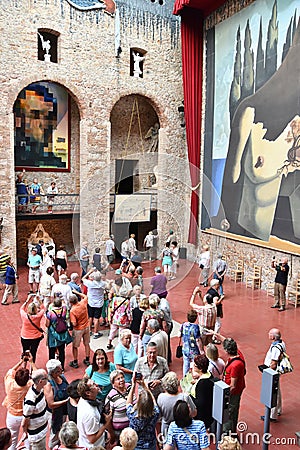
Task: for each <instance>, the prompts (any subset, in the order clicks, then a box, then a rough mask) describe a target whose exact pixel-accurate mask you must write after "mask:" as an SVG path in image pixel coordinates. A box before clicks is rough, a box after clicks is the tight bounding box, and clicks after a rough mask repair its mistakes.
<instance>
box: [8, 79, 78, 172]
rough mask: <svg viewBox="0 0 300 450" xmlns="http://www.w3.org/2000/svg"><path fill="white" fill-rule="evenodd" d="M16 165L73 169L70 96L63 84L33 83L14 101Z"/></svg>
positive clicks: (35, 168)
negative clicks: (70, 147) (70, 144)
mask: <svg viewBox="0 0 300 450" xmlns="http://www.w3.org/2000/svg"><path fill="white" fill-rule="evenodd" d="M14 120H15V123H14V125H15V165H16V166H17V168H19V169H21V168H24V167H27V168H30V170H51V171H53V170H54V171H55V170H56V171H68V170H69V159H70V155H69V97H68V93H67V91H66V90H65V89H64V88H63V87H62V86H60V85H58V84H56V83H51V82H39V83H32V84H30V85H29V86H27V87H26V88H24V89H23V90H22V91H21V92H20V94H19V95H18V98H17V100H16V102H15V104H14Z"/></svg>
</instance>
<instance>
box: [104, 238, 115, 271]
mask: <svg viewBox="0 0 300 450" xmlns="http://www.w3.org/2000/svg"><path fill="white" fill-rule="evenodd" d="M114 251H115V242H114V235H113V234H111V235H110V236H109V238H108V239H107V241H106V242H105V255H106V258H107V263H108V268H109V270H114V269H113V268H112V267H111V263H112V262H113V260H114V259H115V253H114Z"/></svg>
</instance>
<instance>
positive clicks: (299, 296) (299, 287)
mask: <svg viewBox="0 0 300 450" xmlns="http://www.w3.org/2000/svg"><path fill="white" fill-rule="evenodd" d="M288 303H292V304H293V305H294V306H295V308H297V306H298V305H300V278H298V279H297V282H296V287H295V289H293V288H292V289H289V290H288Z"/></svg>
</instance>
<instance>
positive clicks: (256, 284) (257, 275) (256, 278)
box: [246, 266, 261, 289]
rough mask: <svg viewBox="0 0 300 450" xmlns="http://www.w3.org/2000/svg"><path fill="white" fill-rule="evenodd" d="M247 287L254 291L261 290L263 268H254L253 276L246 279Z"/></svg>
mask: <svg viewBox="0 0 300 450" xmlns="http://www.w3.org/2000/svg"><path fill="white" fill-rule="evenodd" d="M246 287H251V288H252V289H255V288H257V289H260V287H261V267H260V266H254V267H253V273H252V275H248V276H247V277H246Z"/></svg>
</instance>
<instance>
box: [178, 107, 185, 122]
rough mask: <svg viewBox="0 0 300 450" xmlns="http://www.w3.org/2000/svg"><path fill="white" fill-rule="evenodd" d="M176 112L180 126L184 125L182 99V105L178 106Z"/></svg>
mask: <svg viewBox="0 0 300 450" xmlns="http://www.w3.org/2000/svg"><path fill="white" fill-rule="evenodd" d="M178 114H179V118H180V126H181V127H182V128H184V127H185V118H184V102H183V101H182V105H180V106H178Z"/></svg>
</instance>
